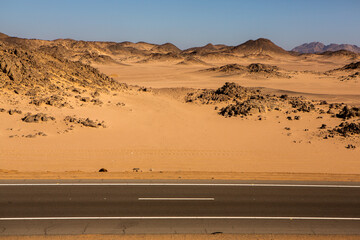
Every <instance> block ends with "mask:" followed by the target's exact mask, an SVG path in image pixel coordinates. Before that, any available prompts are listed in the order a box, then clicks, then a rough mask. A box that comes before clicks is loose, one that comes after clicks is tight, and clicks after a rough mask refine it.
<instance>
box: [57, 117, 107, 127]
mask: <svg viewBox="0 0 360 240" xmlns="http://www.w3.org/2000/svg"><path fill="white" fill-rule="evenodd" d="M64 121H65V122H69V123H77V124H81V125H82V126H85V127H93V128H98V127H103V128H105V127H106V126H105V123H104V122H98V121H94V120H91V119H89V118H76V117H72V116H66V117H65V118H64Z"/></svg>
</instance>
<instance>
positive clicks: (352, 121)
mask: <svg viewBox="0 0 360 240" xmlns="http://www.w3.org/2000/svg"><path fill="white" fill-rule="evenodd" d="M185 101H186V102H188V103H200V104H213V105H218V106H216V107H215V110H216V111H217V112H218V114H219V115H222V116H224V117H241V118H244V117H247V116H256V118H257V119H258V120H264V119H266V114H267V113H268V112H274V111H275V112H277V114H279V115H283V116H284V118H286V119H287V120H301V118H302V117H301V115H302V114H303V113H307V114H311V117H312V118H314V119H319V118H321V119H322V118H323V116H324V115H329V116H330V117H331V118H339V119H341V120H340V121H341V123H340V124H339V125H338V126H335V127H334V128H332V129H328V131H327V132H323V131H322V130H323V129H327V127H326V126H327V125H326V124H322V125H321V126H320V127H319V128H318V131H317V133H314V134H318V135H319V136H320V137H321V138H324V139H327V138H328V137H334V134H336V135H340V136H342V137H350V136H355V137H356V138H357V139H358V140H359V139H360V108H358V107H351V106H348V105H344V104H333V103H332V104H329V103H327V102H326V101H323V100H318V101H314V100H308V99H306V98H304V97H289V96H288V95H280V96H277V95H270V94H264V93H262V92H261V90H260V89H254V88H245V87H242V86H240V85H238V84H235V83H228V82H227V83H225V85H223V86H222V87H220V88H218V89H216V90H198V91H196V92H191V93H188V94H187V96H186V97H185ZM294 114H298V115H294ZM278 117H279V116H278ZM287 130H290V129H287ZM307 131H308V130H307Z"/></svg>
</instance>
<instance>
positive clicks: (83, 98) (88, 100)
mask: <svg viewBox="0 0 360 240" xmlns="http://www.w3.org/2000/svg"><path fill="white" fill-rule="evenodd" d="M80 101H82V102H90V98H89V97H82V98H80Z"/></svg>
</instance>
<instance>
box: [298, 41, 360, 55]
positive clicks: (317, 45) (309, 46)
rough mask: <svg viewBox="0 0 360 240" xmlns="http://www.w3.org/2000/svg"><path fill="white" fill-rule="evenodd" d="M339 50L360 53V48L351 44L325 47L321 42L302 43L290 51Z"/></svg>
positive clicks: (318, 51) (322, 51) (320, 51)
mask: <svg viewBox="0 0 360 240" xmlns="http://www.w3.org/2000/svg"><path fill="white" fill-rule="evenodd" d="M340 50H347V51H350V52H354V53H360V47H358V46H357V45H351V44H335V43H331V44H329V45H325V44H323V43H321V42H311V43H304V44H302V45H299V46H297V47H295V48H293V49H292V50H291V51H294V52H299V53H324V52H335V51H340Z"/></svg>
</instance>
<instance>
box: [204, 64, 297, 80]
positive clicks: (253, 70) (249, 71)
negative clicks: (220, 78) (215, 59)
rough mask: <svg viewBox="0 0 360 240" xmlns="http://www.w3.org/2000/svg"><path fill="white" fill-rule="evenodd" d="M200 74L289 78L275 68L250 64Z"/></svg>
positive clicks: (231, 65)
mask: <svg viewBox="0 0 360 240" xmlns="http://www.w3.org/2000/svg"><path fill="white" fill-rule="evenodd" d="M201 71H202V72H217V73H223V74H246V75H247V76H254V75H255V76H263V77H285V78H290V75H289V74H288V73H287V72H286V71H281V70H280V69H279V68H278V67H277V66H273V65H269V64H262V63H251V64H249V65H248V66H243V65H240V64H236V63H235V64H227V65H224V66H220V67H213V68H208V69H205V70H201Z"/></svg>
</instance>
